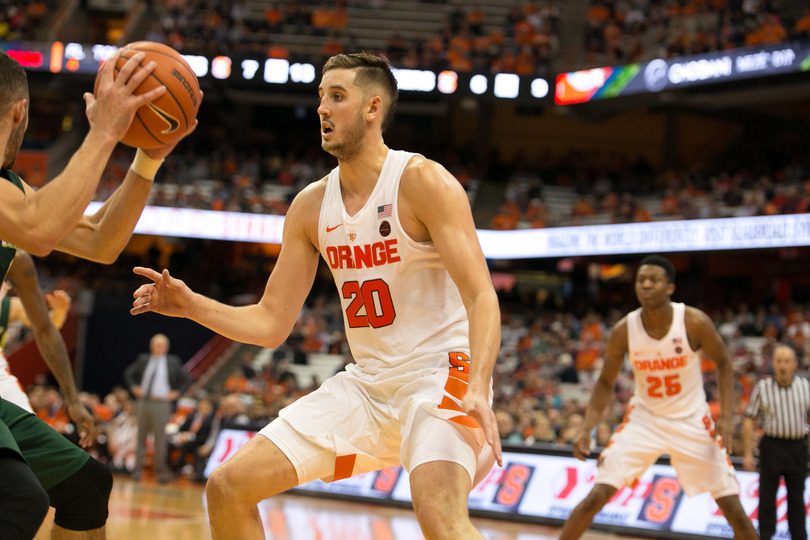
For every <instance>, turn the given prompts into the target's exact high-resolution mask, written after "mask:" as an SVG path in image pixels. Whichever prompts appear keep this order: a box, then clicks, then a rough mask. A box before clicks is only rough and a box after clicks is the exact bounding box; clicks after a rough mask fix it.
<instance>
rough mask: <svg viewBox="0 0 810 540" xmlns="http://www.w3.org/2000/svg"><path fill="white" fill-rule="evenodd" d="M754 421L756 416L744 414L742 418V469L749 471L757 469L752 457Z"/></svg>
mask: <svg viewBox="0 0 810 540" xmlns="http://www.w3.org/2000/svg"><path fill="white" fill-rule="evenodd" d="M756 423H757V420H756V418H753V417H751V416H746V417H745V418H744V419H743V426H742V442H743V469H745V470H746V471H749V472H753V471H756V470H757V464H756V460H755V459H754V428H755V427H756Z"/></svg>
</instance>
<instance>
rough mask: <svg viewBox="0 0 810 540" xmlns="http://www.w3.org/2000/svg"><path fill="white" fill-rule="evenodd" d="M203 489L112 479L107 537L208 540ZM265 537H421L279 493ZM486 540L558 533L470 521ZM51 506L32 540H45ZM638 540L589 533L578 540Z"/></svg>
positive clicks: (390, 517)
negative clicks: (581, 539)
mask: <svg viewBox="0 0 810 540" xmlns="http://www.w3.org/2000/svg"><path fill="white" fill-rule="evenodd" d="M204 499H205V490H204V488H203V486H202V485H201V484H194V483H189V482H188V481H186V480H185V479H180V480H174V481H172V482H170V483H168V484H158V483H157V482H155V481H154V480H153V479H152V478H151V477H149V476H146V477H144V479H143V480H141V481H140V482H133V481H132V480H131V479H130V478H129V476H125V475H116V477H115V482H114V484H113V492H112V496H111V498H110V517H109V519H108V521H107V538H108V540H206V539H210V538H211V532H210V529H209V527H208V518H207V516H206V511H205V500H204ZM259 510H260V512H261V515H262V521H263V523H264V524H265V536H266V537H267V539H268V540H271V539H272V540H316V539H317V540H424V537H423V536H422V534H421V532H420V530H419V525H418V523H417V522H416V519H415V518H414V516H413V512H412V511H411V510H409V509H403V508H392V507H388V506H382V505H376V504H374V505H372V504H364V503H356V502H350V501H339V500H332V499H324V498H320V497H317V498H313V497H307V496H303V495H279V496H277V497H273V498H272V499H268V500H267V501H264V502H263V503H262V504H261V505H260V508H259ZM473 522H474V523H475V525H476V527H477V528H478V529H479V530H480V531H481V533H482V534H483V535H484V537H485V538H486V539H487V540H552V539H556V538H557V536H558V534H559V529H558V528H555V527H549V526H544V525H534V524H527V523H520V522H510V521H504V520H495V519H484V518H473ZM52 523H53V509H51V512H50V513H49V514H48V517H47V518H46V520H45V522H44V523H43V525H42V528H41V529H40V531H39V533H37V536H36V537H35V538H34V540H48V539H49V538H50V533H49V531H50V528H51V524H52ZM619 538H621V539H623V540H641V539H638V538H634V537H630V536H618V535H614V534H607V533H601V532H589V533H587V534H586V535H585V536H583V540H611V539H619ZM234 540H239V539H234Z"/></svg>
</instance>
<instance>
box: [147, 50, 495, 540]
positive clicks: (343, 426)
mask: <svg viewBox="0 0 810 540" xmlns="http://www.w3.org/2000/svg"><path fill="white" fill-rule="evenodd" d="M319 95H320V106H319V107H318V114H319V115H320V118H321V141H322V143H321V145H322V147H323V148H324V150H326V151H327V152H329V153H330V154H332V155H334V156H335V157H337V159H338V167H337V168H336V169H335V170H334V171H332V173H331V174H330V175H328V176H327V177H326V178H323V179H321V180H320V181H317V182H314V183H313V184H311V185H310V186H308V187H307V188H306V189H304V190H303V191H302V192H301V193H299V194H298V196H297V197H296V198H295V200H294V201H293V203H292V205H291V206H290V210H289V212H288V213H287V217H286V221H285V226H284V237H283V242H282V247H281V252H280V254H279V258H278V262H277V263H276V266H275V269H274V270H273V273H272V274H271V276H270V277H269V279H268V282H267V286H266V289H265V293H264V296H263V297H262V299H261V300H260V301H259V303H258V304H255V305H251V306H243V307H231V306H225V305H223V304H220V303H218V302H215V301H213V300H211V299H208V298H205V297H202V296H200V295H198V294H196V293H193V292H192V291H191V290H189V289H188V287H186V286H185V284H184V283H183V282H182V281H180V280H177V279H174V278H172V277H171V276H170V275H169V273H168V271H167V270H163V272H162V273H158V272H156V271H154V270H150V269H147V268H140V267H138V268H135V272H136V273H137V274H140V275H143V276H145V277H147V278H149V279H151V280H152V281H153V283H149V284H147V285H143V286H141V287H140V288H139V289H138V290H137V291H135V293H134V297H135V301H134V302H133V309H132V313H133V314H139V313H144V312H147V311H155V312H158V313H163V314H166V315H171V316H183V317H187V318H190V319H192V320H195V321H197V322H199V323H201V324H203V325H205V326H207V327H208V328H211V329H213V330H214V331H216V332H219V333H220V334H223V335H225V336H228V337H230V338H231V339H234V340H236V341H242V342H248V343H256V344H259V345H264V346H267V347H277V346H278V345H279V344H280V343H281V342H282V341H283V340H284V339H286V338H287V336H288V334H289V332H290V330H291V329H292V327H293V324H294V323H295V320H296V318H297V316H298V313H299V310H300V308H301V306H302V305H303V303H304V300H305V299H306V297H307V294H308V293H309V289H310V287H311V285H312V282H313V279H314V277H315V273H316V271H317V267H318V254H319V252H320V254H321V255H322V256H323V258H324V260H325V261H326V262H327V264H328V265H329V267H330V268H331V270H332V273H333V276H334V278H335V282H336V285H337V288H338V293H339V295H340V297H341V299H342V306H343V310H344V325H345V328H346V334H347V338H348V341H349V344H350V346H351V350H352V355H353V356H354V358H355V360H356V362H357V366H356V367H350V368H349V369H347V371H346V372H342V373H339V374H338V375H335V376H334V377H332V378H330V379H329V380H327V381H325V382H324V384H323V385H322V386H321V388H319V389H318V390H317V391H316V392H313V393H312V394H309V395H307V396H305V397H304V398H301V399H300V400H298V401H297V402H295V403H294V404H292V405H291V406H289V407H288V408H286V409H284V410H283V411H282V412H281V413H280V418H279V419H278V420H276V421H274V422H272V423H271V424H270V425H268V426H267V427H266V428H265V429H263V430H262V431H261V435H262V436H257V437H254V438H253V439H251V440H250V441H249V442H248V443H247V444H246V445H245V446H243V447H242V448H241V449H240V450H239V451H238V452H237V453H236V454H235V455H234V456H233V457H232V458H231V459H230V460H228V461H227V462H226V463H224V464H223V465H222V466H220V467H219V468H217V469H215V470H214V472H213V474H212V475H211V477H210V478H209V480H208V484H207V486H206V493H207V497H208V507H209V510H208V512H209V519H210V521H211V528H212V533H213V538H214V539H216V540H218V539H223V538H245V539H247V538H251V539H253V538H262V537H263V529H262V524H261V520H260V519H259V514H258V511H257V509H256V504H257V503H258V502H259V501H261V500H263V499H266V498H267V497H270V496H272V495H274V494H276V493H280V492H283V491H286V490H287V489H289V488H291V487H294V486H296V485H298V484H300V483H303V482H307V481H309V480H312V479H316V478H323V479H325V480H332V479H338V478H344V477H347V476H350V475H352V474H358V473H360V472H364V471H370V470H376V469H380V468H382V467H386V466H390V465H396V464H399V463H402V465H403V466H404V467H405V469H406V470H408V471H409V472H410V482H411V494H412V497H413V503H414V508H415V510H416V515H417V518H418V520H419V523H420V525H421V527H422V530H423V532H424V534H425V536H426V537H427V538H429V539H439V538H441V539H453V540H456V539H460V538H463V539H465V540H466V539H474V538H483V537H482V536H481V535H480V533H478V532H477V531H476V530H475V529H474V527H473V526H472V523H471V522H470V520H469V516H468V512H467V504H466V503H467V496H468V494H469V492H470V490H471V489H472V487H473V486H474V485H475V483H476V482H477V481H478V480H479V479H480V478H481V477H482V476H483V475H485V474H486V473H487V472H488V471H489V469H490V468H491V466H492V463H493V458H494V459H497V460H498V461H499V462H500V458H501V450H500V441H499V437H498V432H497V424H496V421H495V415H494V413H493V411H492V409H491V406H490V403H491V399H492V395H491V394H492V390H491V377H492V369H493V367H494V364H495V360H496V358H497V352H498V347H499V345H500V313H499V308H498V300H497V296H496V294H495V291H494V289H493V287H492V282H491V279H490V276H489V272H488V270H487V266H486V261H485V259H484V256H483V253H482V252H481V248H480V245H479V244H478V239H477V236H476V232H475V226H474V223H473V219H472V213H471V211H470V207H469V202H468V200H467V197H466V194H465V192H464V190H463V188H462V187H461V185H460V184H459V183H458V181H456V179H455V178H453V177H452V175H450V174H449V173H448V172H447V170H445V169H444V168H443V167H442V166H441V165H439V164H437V163H435V162H433V161H431V160H428V159H425V158H424V157H422V156H418V155H414V154H408V153H405V152H398V151H393V150H389V148H388V147H387V146H386V145H385V143H384V141H383V132H384V130H385V128H386V127H387V126H388V125H389V124H390V122H391V119H392V117H393V113H394V110H395V108H396V96H397V89H396V80H395V79H394V77H393V74H392V72H391V69H390V66H389V64H388V61H387V60H386V59H385V58H384V57H380V56H375V55H368V54H356V55H337V56H335V57H333V58H331V59H330V60H329V61H328V62H327V63H326V65H325V66H324V69H323V77H322V80H321V84H320V87H319Z"/></svg>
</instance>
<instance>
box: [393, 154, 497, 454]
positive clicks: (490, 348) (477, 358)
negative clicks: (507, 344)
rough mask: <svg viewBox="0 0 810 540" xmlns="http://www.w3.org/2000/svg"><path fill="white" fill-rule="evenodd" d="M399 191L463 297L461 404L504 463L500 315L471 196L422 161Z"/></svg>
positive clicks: (418, 159)
mask: <svg viewBox="0 0 810 540" xmlns="http://www.w3.org/2000/svg"><path fill="white" fill-rule="evenodd" d="M400 190H401V191H400V193H401V196H400V199H401V200H403V202H404V203H405V204H407V207H408V208H409V209H410V210H411V211H412V213H413V215H414V216H415V218H416V220H418V221H419V222H421V223H422V224H423V225H424V227H425V228H426V229H427V232H428V234H429V236H430V239H431V240H432V241H433V243H434V245H435V246H436V249H437V251H438V252H439V255H440V257H441V259H442V262H443V263H444V265H445V267H446V268H447V271H448V273H449V274H450V277H451V278H452V279H453V282H454V283H455V284H456V286H457V287H458V290H459V292H460V293H461V299H462V300H463V302H464V307H465V308H466V311H467V318H468V319H469V325H470V329H469V335H470V378H469V386H468V388H467V393H466V395H465V396H464V400H463V401H462V405H463V407H464V409H465V411H466V412H467V413H468V414H470V415H471V416H472V417H473V418H475V419H476V420H477V421H478V423H479V424H480V425H481V427H482V428H483V429H484V434H485V435H486V438H487V441H488V442H489V444H490V445H492V447H493V449H494V450H495V456H496V458H497V459H498V462H499V463H500V462H501V449H500V437H499V435H498V429H497V422H496V420H495V414H494V413H493V411H492V408H491V407H490V404H489V397H490V393H491V379H492V371H493V369H494V368H495V362H496V360H497V358H498V349H499V348H500V344H501V314H500V307H499V305H498V297H497V295H496V294H495V289H494V288H493V286H492V278H491V277H490V274H489V269H488V268H487V263H486V259H485V258H484V254H483V252H482V251H481V245H480V244H479V242H478V236H477V234H476V232H475V223H474V222H473V217H472V211H471V210H470V203H469V200H468V199H467V194H466V193H465V192H464V188H463V187H462V186H461V184H459V183H458V181H457V180H456V179H455V178H454V177H453V175H451V174H450V173H449V172H448V171H447V170H446V169H445V168H444V167H442V166H441V165H439V164H438V163H436V162H434V161H430V160H427V159H424V158H421V157H416V158H412V159H411V162H410V163H409V165H408V167H407V168H406V171H405V173H404V174H403V178H402V182H401V187H400ZM402 208H403V207H402V206H400V215H401V216H402V214H403V213H402Z"/></svg>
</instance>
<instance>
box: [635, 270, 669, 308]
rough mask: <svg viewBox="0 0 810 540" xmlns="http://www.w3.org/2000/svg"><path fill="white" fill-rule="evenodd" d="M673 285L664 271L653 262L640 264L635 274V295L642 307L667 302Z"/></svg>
mask: <svg viewBox="0 0 810 540" xmlns="http://www.w3.org/2000/svg"><path fill="white" fill-rule="evenodd" d="M674 290H675V285H673V284H672V283H670V282H669V280H668V279H667V273H666V271H665V270H664V269H663V268H661V267H660V266H656V265H653V264H645V265H642V266H641V268H639V269H638V273H637V274H636V297H637V298H638V301H639V303H640V304H641V305H642V306H644V307H655V306H657V305H660V304H662V303H664V302H669V297H670V295H671V294H672V292H673V291H674Z"/></svg>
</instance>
